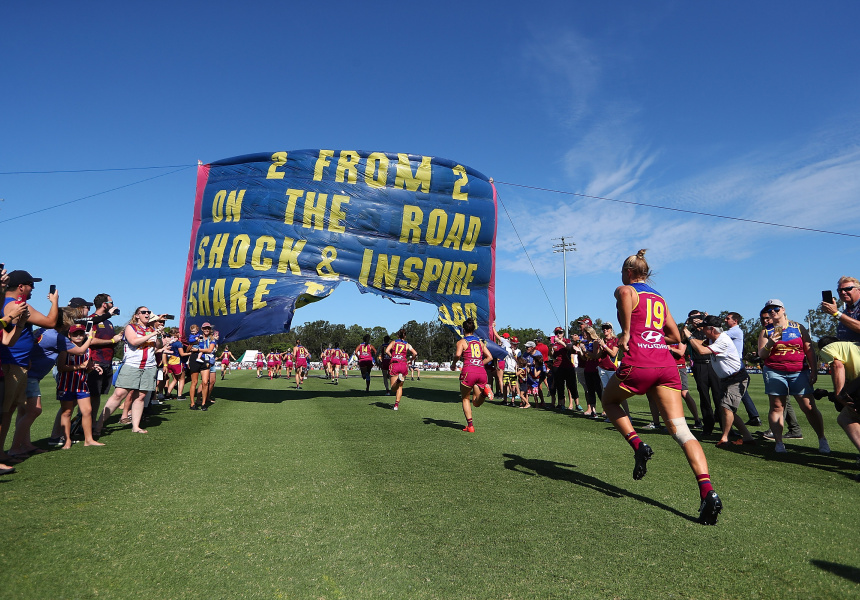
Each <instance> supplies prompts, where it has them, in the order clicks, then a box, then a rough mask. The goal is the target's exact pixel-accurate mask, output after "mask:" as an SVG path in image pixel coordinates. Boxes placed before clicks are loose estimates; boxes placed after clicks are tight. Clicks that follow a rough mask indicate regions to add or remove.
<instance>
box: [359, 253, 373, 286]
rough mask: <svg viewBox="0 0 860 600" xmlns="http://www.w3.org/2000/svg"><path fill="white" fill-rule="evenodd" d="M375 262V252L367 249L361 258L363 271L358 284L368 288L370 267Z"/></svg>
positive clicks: (360, 273)
mask: <svg viewBox="0 0 860 600" xmlns="http://www.w3.org/2000/svg"><path fill="white" fill-rule="evenodd" d="M372 262H373V250H370V249H369V248H365V250H364V256H362V257H361V271H360V272H359V274H358V282H359V283H360V284H361V285H363V286H364V287H367V278H368V277H369V276H370V265H371V263H372Z"/></svg>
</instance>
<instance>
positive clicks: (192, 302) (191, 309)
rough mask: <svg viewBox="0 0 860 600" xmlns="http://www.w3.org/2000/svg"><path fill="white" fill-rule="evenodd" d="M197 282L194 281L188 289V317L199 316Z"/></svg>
mask: <svg viewBox="0 0 860 600" xmlns="http://www.w3.org/2000/svg"><path fill="white" fill-rule="evenodd" d="M196 296H197V282H196V281H192V282H191V285H190V286H189V287H188V316H190V317H196V316H197V298H196Z"/></svg>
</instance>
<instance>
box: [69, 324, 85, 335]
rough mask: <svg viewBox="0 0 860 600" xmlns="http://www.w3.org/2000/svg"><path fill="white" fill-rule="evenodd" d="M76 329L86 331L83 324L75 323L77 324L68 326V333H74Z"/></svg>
mask: <svg viewBox="0 0 860 600" xmlns="http://www.w3.org/2000/svg"><path fill="white" fill-rule="evenodd" d="M76 331H86V329H85V328H84V326H83V325H77V324H75V325H72V326H71V327H69V335H71V334H73V333H75V332H76Z"/></svg>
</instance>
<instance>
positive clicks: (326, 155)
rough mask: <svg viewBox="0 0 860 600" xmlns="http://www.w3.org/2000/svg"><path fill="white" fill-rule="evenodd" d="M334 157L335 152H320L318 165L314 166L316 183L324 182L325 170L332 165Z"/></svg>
mask: <svg viewBox="0 0 860 600" xmlns="http://www.w3.org/2000/svg"><path fill="white" fill-rule="evenodd" d="M332 156H334V150H320V155H319V158H317V164H315V165H314V181H322V178H323V170H324V169H325V168H326V167H327V166H328V165H329V163H331V157H332Z"/></svg>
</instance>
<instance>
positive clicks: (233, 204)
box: [226, 190, 245, 222]
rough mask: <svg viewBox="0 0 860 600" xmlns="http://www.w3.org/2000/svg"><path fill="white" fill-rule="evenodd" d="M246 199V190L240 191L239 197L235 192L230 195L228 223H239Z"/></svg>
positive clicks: (228, 198)
mask: <svg viewBox="0 0 860 600" xmlns="http://www.w3.org/2000/svg"><path fill="white" fill-rule="evenodd" d="M244 198H245V190H239V193H238V195H237V194H236V192H235V191H232V192H230V195H229V196H227V206H226V209H227V220H228V221H234V222H237V221H239V217H240V216H241V215H242V200H243V199H244Z"/></svg>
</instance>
